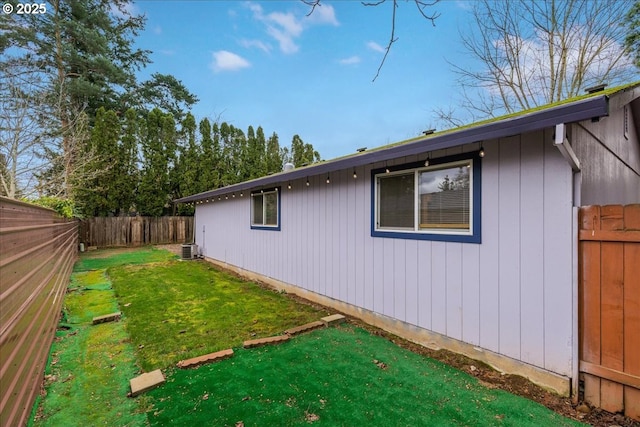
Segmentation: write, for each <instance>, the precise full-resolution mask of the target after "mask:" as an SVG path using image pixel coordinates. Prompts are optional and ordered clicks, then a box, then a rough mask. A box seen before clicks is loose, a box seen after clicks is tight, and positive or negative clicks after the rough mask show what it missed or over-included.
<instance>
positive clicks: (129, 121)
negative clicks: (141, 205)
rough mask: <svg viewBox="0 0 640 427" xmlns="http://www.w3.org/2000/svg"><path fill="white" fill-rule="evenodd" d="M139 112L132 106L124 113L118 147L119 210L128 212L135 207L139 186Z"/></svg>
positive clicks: (117, 189)
mask: <svg viewBox="0 0 640 427" xmlns="http://www.w3.org/2000/svg"><path fill="white" fill-rule="evenodd" d="M139 120H140V119H139V118H138V114H137V113H136V111H135V110H134V109H132V108H130V109H128V110H127V111H126V113H125V115H124V125H123V129H122V138H121V141H120V145H119V147H118V148H119V149H118V165H117V166H118V169H119V172H118V175H117V177H116V188H115V189H114V192H115V193H116V196H115V197H116V199H117V203H116V206H117V211H116V215H118V214H120V213H128V212H130V211H131V209H132V208H133V207H134V204H135V199H136V188H137V186H138V179H139V174H138V139H139V135H140V128H141V125H140V123H139Z"/></svg>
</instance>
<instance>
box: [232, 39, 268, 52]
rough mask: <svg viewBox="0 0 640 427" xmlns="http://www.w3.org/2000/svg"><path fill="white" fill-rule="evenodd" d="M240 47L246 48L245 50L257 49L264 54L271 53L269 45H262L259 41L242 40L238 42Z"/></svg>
mask: <svg viewBox="0 0 640 427" xmlns="http://www.w3.org/2000/svg"><path fill="white" fill-rule="evenodd" d="M239 43H240V46H242V47H246V48H247V49H250V48H254V47H255V48H258V49H260V50H262V51H264V52H266V53H269V52H271V45H270V44H268V43H264V42H263V41H261V40H247V39H242V40H240V42H239Z"/></svg>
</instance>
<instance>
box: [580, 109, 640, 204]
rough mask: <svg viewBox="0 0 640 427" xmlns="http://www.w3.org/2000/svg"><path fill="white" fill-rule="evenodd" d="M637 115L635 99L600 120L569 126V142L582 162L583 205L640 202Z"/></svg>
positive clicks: (639, 112)
mask: <svg viewBox="0 0 640 427" xmlns="http://www.w3.org/2000/svg"><path fill="white" fill-rule="evenodd" d="M634 112H636V113H635V114H634ZM639 115H640V100H636V101H634V102H632V103H631V104H627V105H626V106H622V107H620V108H617V109H615V110H613V111H611V112H610V115H609V116H608V117H603V118H602V119H600V121H599V122H590V121H583V122H579V123H576V124H574V125H572V129H571V143H572V146H573V148H574V151H575V152H576V155H577V156H578V159H580V162H581V165H582V171H581V176H582V191H581V193H582V199H581V204H582V205H585V206H586V205H606V204H630V203H638V202H640V142H639V139H638V137H639V136H638V116H639ZM625 129H626V132H625ZM625 134H626V136H625Z"/></svg>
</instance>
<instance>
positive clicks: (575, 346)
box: [553, 123, 582, 403]
mask: <svg viewBox="0 0 640 427" xmlns="http://www.w3.org/2000/svg"><path fill="white" fill-rule="evenodd" d="M553 143H554V145H555V146H556V147H557V148H558V150H559V151H560V153H561V154H562V157H564V158H565V160H566V161H567V163H569V166H571V170H572V171H573V191H572V193H573V194H572V197H573V203H572V205H573V206H572V207H571V217H572V221H571V223H572V230H571V236H572V244H571V261H572V262H571V270H572V280H571V282H572V284H571V293H572V295H571V306H572V307H571V313H572V316H571V317H572V323H573V326H572V336H573V339H572V351H571V359H572V364H571V371H572V372H571V374H572V375H571V376H572V380H571V400H572V401H573V402H574V403H577V402H578V393H579V381H580V379H579V378H580V337H579V336H578V335H579V333H580V332H579V324H578V323H579V319H578V309H579V307H578V304H579V303H580V302H579V300H578V287H579V283H578V265H579V264H578V245H579V243H578V209H579V208H580V196H581V182H582V176H581V173H580V160H579V159H578V156H576V153H575V152H574V151H573V148H572V147H571V145H570V144H569V140H568V139H567V135H566V132H565V125H564V123H561V124H558V125H556V132H555V136H554V141H553Z"/></svg>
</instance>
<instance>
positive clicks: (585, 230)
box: [579, 204, 640, 421]
mask: <svg viewBox="0 0 640 427" xmlns="http://www.w3.org/2000/svg"><path fill="white" fill-rule="evenodd" d="M579 225H580V232H579V240H580V245H579V301H580V304H579V307H580V309H579V335H580V351H579V356H580V371H581V372H582V376H583V378H584V398H585V400H586V401H588V402H590V403H591V404H593V405H595V406H598V407H601V408H603V409H605V410H607V411H610V412H621V411H624V413H625V415H627V416H629V417H631V418H634V419H636V420H639V421H640V357H638V355H639V354H640V280H638V277H640V264H639V263H638V259H640V204H635V205H628V206H620V205H611V206H588V207H583V208H581V209H580V212H579ZM607 232H608V233H609V234H606V233H607Z"/></svg>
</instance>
